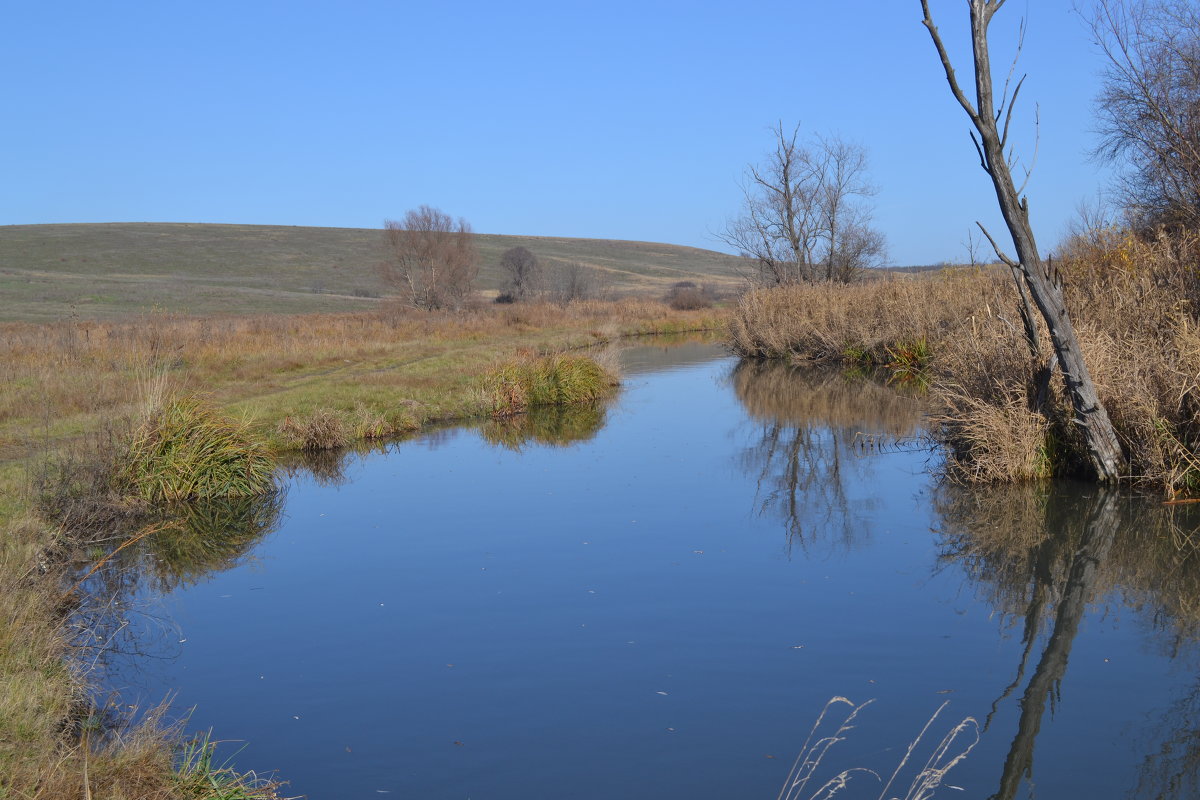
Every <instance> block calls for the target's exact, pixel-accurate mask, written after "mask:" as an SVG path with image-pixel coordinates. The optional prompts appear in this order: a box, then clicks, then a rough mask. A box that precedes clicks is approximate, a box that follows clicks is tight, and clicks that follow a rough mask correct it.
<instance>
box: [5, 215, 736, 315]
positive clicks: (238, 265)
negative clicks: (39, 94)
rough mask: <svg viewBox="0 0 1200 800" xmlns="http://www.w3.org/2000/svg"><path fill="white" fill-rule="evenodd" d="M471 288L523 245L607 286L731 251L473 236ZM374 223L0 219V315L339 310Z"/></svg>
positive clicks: (648, 282) (375, 244)
mask: <svg viewBox="0 0 1200 800" xmlns="http://www.w3.org/2000/svg"><path fill="white" fill-rule="evenodd" d="M477 243H478V247H479V250H480V254H481V256H482V267H481V270H480V277H479V287H480V288H481V289H482V290H484V291H485V292H487V291H491V292H493V293H494V291H495V290H496V289H497V288H498V287H499V286H500V283H501V281H502V275H501V271H500V268H499V261H500V255H501V253H503V252H504V251H505V250H507V249H508V248H510V247H516V246H518V245H519V246H524V247H527V248H529V250H531V251H532V252H533V253H534V254H535V255H537V256H538V257H539V258H540V259H542V260H543V262H544V263H547V264H549V265H550V266H551V268H553V265H555V264H561V263H564V262H568V261H577V262H580V263H582V264H584V265H585V266H587V267H589V268H591V269H593V270H595V271H596V273H597V274H598V276H599V277H600V279H601V282H602V283H603V284H604V285H605V286H606V287H607V288H608V289H610V290H613V291H616V292H651V293H660V292H662V291H663V290H664V289H665V288H666V286H668V285H669V284H671V283H673V282H675V281H680V280H695V281H697V282H713V283H718V284H724V285H727V286H729V285H734V284H736V283H737V281H738V279H737V274H736V268H737V264H738V259H736V258H734V257H732V256H728V255H725V254H723V253H717V252H713V251H711V250H701V249H698V248H692V247H680V246H677V245H669V244H655V243H650V242H626V241H616V240H606V239H563V238H552V237H537V236H501V235H494V234H479V235H477ZM382 257H383V250H382V232H381V231H379V230H372V229H363V228H305V227H288V226H273V225H208V224H175V223H105V224H74V225H10V226H3V227H0V321H14V320H50V319H61V318H64V317H68V316H71V315H76V316H79V317H82V318H112V317H119V316H124V315H128V314H130V313H138V312H144V311H150V310H153V309H161V310H165V311H175V312H187V313H197V314H207V313H235V314H236V313H259V312H288V313H298V312H307V311H347V310H359V309H364V308H371V307H373V306H375V305H376V304H378V303H379V302H380V300H379V299H378V298H379V296H380V295H383V294H386V291H387V290H386V288H385V287H384V286H383V285H382V283H381V282H380V280H379V278H378V276H377V274H376V269H375V265H376V264H378V263H379V261H380V259H381V258H382Z"/></svg>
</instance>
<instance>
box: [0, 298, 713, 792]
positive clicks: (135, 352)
mask: <svg viewBox="0 0 1200 800" xmlns="http://www.w3.org/2000/svg"><path fill="white" fill-rule="evenodd" d="M723 322H724V320H723V313H722V312H720V311H713V310H700V311H674V310H671V309H669V308H667V307H666V306H665V305H663V304H661V303H658V302H653V301H643V300H626V301H619V302H585V303H573V304H571V305H569V306H566V307H562V306H557V305H549V304H547V305H541V304H539V305H512V306H504V307H488V308H485V309H481V310H478V311H475V312H470V313H466V314H438V313H424V312H404V311H399V310H388V311H384V312H378V313H359V314H320V315H317V314H314V315H292V316H283V315H263V316H257V317H228V318H221V317H187V316H178V315H148V316H145V317H141V318H137V319H131V320H128V321H121V322H103V323H102V322H90V321H85V320H69V321H63V322H59V323H53V324H45V325H33V324H8V325H3V326H0V353H2V355H0V387H2V388H0V528H2V530H3V531H4V535H3V538H2V539H0V798H5V800H7V798H22V799H24V798H57V797H64V796H75V795H79V794H80V792H81V791H83V792H84V793H85V796H90V797H92V798H95V799H96V800H100V799H101V798H122V797H123V798H133V797H138V798H140V797H164V798H168V797H207V796H212V795H213V790H212V787H211V786H210V785H209V784H208V783H206V781H207V780H208V779H209V778H211V776H212V773H213V771H214V770H208V771H207V772H206V771H205V770H195V771H194V773H195V774H194V775H193V777H192V778H190V779H182V778H180V777H178V774H177V773H175V772H173V770H172V763H173V762H172V758H173V755H174V751H173V748H174V747H175V746H176V745H177V744H178V743H179V742H178V739H177V737H176V733H175V732H173V731H170V730H167V731H156V730H155V729H154V728H153V727H144V728H142V729H140V730H139V731H138V732H137V734H136V735H134V734H130V735H128V736H122V737H118V738H116V739H110V741H109V742H108V743H107V744H105V745H103V746H88V745H87V744H85V743H86V742H87V737H86V736H85V735H84V732H85V731H88V730H89V724H90V723H89V720H92V718H93V714H92V712H93V711H94V709H91V708H90V707H89V705H88V700H89V696H88V692H87V685H86V680H87V676H86V674H85V673H83V672H81V671H80V669H79V668H78V665H73V664H72V658H71V641H70V635H69V634H68V632H67V631H66V630H65V629H64V627H63V622H64V620H65V619H67V617H68V615H69V614H70V612H71V610H72V598H71V597H70V594H69V593H67V594H64V591H65V590H66V588H67V585H68V582H67V580H66V577H67V573H68V569H67V565H68V564H71V563H73V562H74V560H75V559H76V557H77V556H78V555H79V554H80V551H86V550H87V549H89V548H90V547H91V546H92V545H93V544H94V542H90V541H89V540H88V539H87V537H86V535H83V534H81V533H80V532H78V531H71V530H67V529H65V528H64V527H62V526H61V525H58V524H56V523H55V521H54V520H51V519H46V518H45V517H44V516H43V515H40V514H39V513H38V510H37V508H36V506H37V503H36V502H35V497H34V494H35V488H34V487H35V484H36V483H37V477H38V474H39V471H40V469H41V465H44V464H46V463H47V462H49V461H53V460H55V459H61V458H63V457H64V455H67V454H71V453H76V454H79V453H82V454H87V453H89V452H91V453H94V452H104V448H105V445H106V442H111V441H112V439H111V437H113V436H119V435H120V433H121V431H122V430H128V428H129V426H130V425H131V424H132V423H133V421H134V420H136V419H137V418H138V415H139V410H140V409H143V408H144V407H145V404H146V402H147V397H148V396H149V395H151V394H155V393H160V394H162V393H165V394H168V395H178V396H189V397H200V398H202V399H203V400H204V401H205V402H206V403H208V404H211V406H213V407H214V408H216V409H218V410H220V412H222V413H223V414H225V415H227V416H229V417H231V418H234V419H244V420H245V421H246V428H247V430H248V431H249V432H250V433H251V434H252V435H254V436H255V437H258V438H260V439H261V440H263V441H265V442H266V444H267V447H268V448H269V450H270V451H271V452H276V453H278V452H281V451H284V450H286V449H288V448H289V447H292V448H294V447H296V446H298V445H302V444H303V441H302V440H300V441H298V440H297V439H296V435H295V432H296V431H297V430H304V429H305V427H306V426H309V425H310V423H312V421H313V420H318V419H320V420H326V421H328V420H334V421H335V423H334V425H335V426H340V428H341V430H342V434H343V438H344V440H345V441H350V440H354V439H364V438H384V437H389V436H394V435H397V434H399V433H403V432H405V431H411V430H416V429H419V428H421V427H423V426H426V425H430V424H434V423H439V422H446V421H450V420H456V419H468V418H472V417H480V416H487V415H490V414H491V413H493V412H494V411H496V410H503V409H497V406H496V402H497V401H496V392H495V389H496V388H497V386H498V385H501V384H493V385H492V389H493V392H492V393H490V394H489V392H488V391H487V387H485V386H484V384H483V381H482V380H481V379H482V377H483V376H484V374H485V373H486V372H487V371H488V369H489V367H493V366H496V365H499V364H503V363H506V362H511V361H512V360H513V359H517V360H519V361H520V360H523V361H524V362H525V363H526V364H528V363H531V362H536V360H537V359H536V356H538V355H541V354H552V353H561V352H564V351H567V350H571V349H575V348H581V347H584V346H590V345H595V344H602V343H605V342H610V341H614V340H616V339H618V338H620V337H624V336H633V335H640V334H655V333H674V332H682V331H693V330H714V329H718V328H720V327H721V326H722V325H723ZM509 389H510V390H511V389H512V386H511V385H509ZM516 394H519V393H516ZM507 395H508V396H509V397H510V398H511V397H512V396H513V395H514V392H513V391H508V392H507ZM341 441H342V439H341V438H339V439H338V442H337V443H341ZM109 546H111V544H110V545H109ZM93 721H94V720H93ZM195 760H197V761H199V762H200V763H201V764H203V759H202V758H200V759H195ZM209 766H211V765H209ZM285 777H286V776H285ZM223 778H224V779H225V780H228V781H234V780H236V776H233V775H228V774H226V775H224V776H223ZM250 783H251V784H252V783H253V782H252V781H251V782H250ZM85 787H86V788H85ZM249 788H251V786H250V785H248V787H247V789H248V790H249ZM259 791H260V792H262V793H263V795H262V796H271V794H270V793H271V792H272V791H273V789H272V788H271V786H270V785H263V786H260V787H259ZM89 793H90V794H89ZM234 796H236V795H234Z"/></svg>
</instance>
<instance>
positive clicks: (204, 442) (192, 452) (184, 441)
mask: <svg viewBox="0 0 1200 800" xmlns="http://www.w3.org/2000/svg"><path fill="white" fill-rule="evenodd" d="M122 462H123V463H122V464H121V465H120V471H119V473H118V475H117V480H118V484H119V485H125V486H128V487H129V489H130V490H131V493H132V494H135V495H137V496H139V497H142V498H144V499H146V500H152V501H153V500H189V499H203V498H212V497H245V496H250V495H257V494H263V493H265V492H268V491H270V490H271V489H273V488H274V486H275V477H274V471H275V462H274V460H273V459H272V458H271V456H270V454H269V452H268V451H267V445H266V441H265V440H263V439H262V438H261V437H258V436H256V435H254V434H253V433H251V431H250V426H249V424H248V423H247V422H245V421H239V420H235V419H233V418H231V417H229V416H226V415H225V414H222V413H221V412H220V411H219V410H217V409H216V408H215V407H214V406H212V405H209V404H208V403H205V402H203V401H202V400H200V399H199V398H196V397H193V396H186V395H185V396H181V397H171V398H168V399H166V400H165V401H163V402H162V403H161V404H160V405H159V406H158V407H157V408H154V409H152V410H151V411H150V413H149V414H147V416H146V418H145V419H144V420H143V421H142V423H141V424H140V425H138V426H137V427H136V428H135V429H134V432H133V435H132V437H131V439H130V442H129V445H128V448H127V450H126V452H125V455H124V457H123V459H122Z"/></svg>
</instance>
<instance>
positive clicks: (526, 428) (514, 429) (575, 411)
mask: <svg viewBox="0 0 1200 800" xmlns="http://www.w3.org/2000/svg"><path fill="white" fill-rule="evenodd" d="M607 421H608V412H607V411H606V410H605V408H604V406H603V404H600V403H596V404H587V405H579V406H549V407H544V408H531V409H529V411H528V412H526V413H524V414H512V415H510V416H506V417H497V418H495V419H491V420H488V421H487V422H485V423H483V424H482V425H481V426H480V428H479V433H480V435H481V436H482V437H483V440H484V441H485V442H487V443H488V444H492V445H496V446H497V447H504V448H506V449H508V450H520V449H522V448H523V447H525V446H526V445H529V444H540V445H549V446H552V447H569V446H570V445H573V444H576V443H578V442H586V441H588V440H590V439H593V438H595V436H596V434H597V433H599V432H600V429H601V428H603V427H604V424H605V422H607Z"/></svg>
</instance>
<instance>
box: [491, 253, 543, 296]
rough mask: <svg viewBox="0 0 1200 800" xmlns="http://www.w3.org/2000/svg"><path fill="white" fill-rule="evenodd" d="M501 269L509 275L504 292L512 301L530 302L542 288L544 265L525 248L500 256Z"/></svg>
mask: <svg viewBox="0 0 1200 800" xmlns="http://www.w3.org/2000/svg"><path fill="white" fill-rule="evenodd" d="M500 268H501V269H503V270H504V271H505V273H507V275H508V277H507V279H506V281H505V287H504V292H505V294H506V295H507V296H508V297H509V298H510V299H512V300H515V301H522V300H529V299H530V298H532V297H534V296H536V295H537V293H538V292H539V291H540V290H541V288H542V265H541V264H540V263H538V260H537V256H535V255H534V254H533V253H531V252H530V251H529V249H528V248H525V247H511V248H509V249H508V250H505V251H504V254H503V255H501V256H500Z"/></svg>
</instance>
